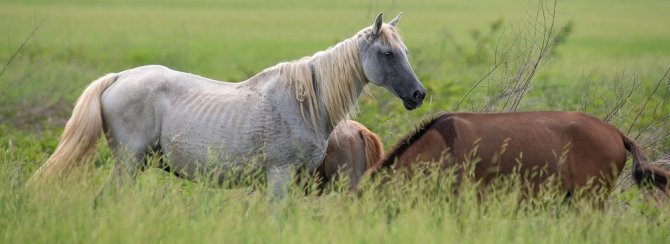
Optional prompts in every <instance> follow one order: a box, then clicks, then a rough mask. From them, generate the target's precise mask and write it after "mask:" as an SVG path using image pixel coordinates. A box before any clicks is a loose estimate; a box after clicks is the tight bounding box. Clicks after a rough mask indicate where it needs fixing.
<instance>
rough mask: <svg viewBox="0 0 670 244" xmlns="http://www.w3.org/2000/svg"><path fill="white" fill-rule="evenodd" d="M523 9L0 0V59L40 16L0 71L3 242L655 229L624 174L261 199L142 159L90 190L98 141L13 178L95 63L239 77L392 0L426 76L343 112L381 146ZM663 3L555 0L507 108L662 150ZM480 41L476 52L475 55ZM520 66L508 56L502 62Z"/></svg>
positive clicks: (495, 4) (306, 48)
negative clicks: (569, 188)
mask: <svg viewBox="0 0 670 244" xmlns="http://www.w3.org/2000/svg"><path fill="white" fill-rule="evenodd" d="M534 9H535V1H526V0H514V1H494V0H475V1H439V0H420V1H354V0H345V1H304V0H293V1H282V2H275V1H267V2H266V1H258V0H254V1H242V0H237V1H225V2H223V1H213V0H197V1H186V0H169V1H159V0H143V1H131V0H106V1H84V0H54V1H45V0H26V1H24V0H22V1H5V0H0V33H2V35H0V65H3V66H4V65H5V63H7V62H8V60H9V59H10V57H11V56H12V54H13V53H14V52H15V51H16V50H17V48H18V47H19V46H20V45H21V43H22V42H23V41H24V40H25V38H26V37H27V36H28V34H29V33H30V32H31V31H33V30H34V28H35V27H36V26H37V25H38V24H39V23H40V21H42V20H45V21H44V24H43V25H42V26H41V28H40V29H39V30H38V31H37V32H36V34H35V35H34V36H33V37H32V38H31V39H30V40H28V42H27V43H26V45H25V47H24V48H23V49H22V50H21V51H20V52H19V53H18V55H17V56H16V58H15V59H14V60H13V61H12V62H11V63H10V65H9V66H8V67H6V70H5V73H4V74H2V76H0V189H1V190H0V216H2V217H1V218H0V230H1V231H0V238H2V240H3V241H2V242H3V243H35V242H38V243H54V242H68V243H69V242H87V243H89V242H96V243H97V242H100V243H105V242H114V243H119V242H124V243H125V242H177V243H183V242H197V243H199V242H228V243H230V242H233V243H237V242H270V241H278V242H401V243H407V242H440V243H443V242H475V243H482V242H485V243H498V242H535V241H537V240H541V241H543V242H546V243H565V242H584V243H594V242H595V243H603V242H605V243H631V242H645V243H664V242H667V240H668V239H670V235H669V234H668V232H667V230H668V229H670V228H669V227H670V222H668V217H670V216H668V213H670V211H669V210H670V209H669V208H668V207H667V206H662V207H657V206H655V205H654V204H653V203H652V202H650V201H647V200H645V199H644V198H643V197H642V193H641V192H639V191H638V190H636V188H635V187H633V188H631V190H627V191H623V192H621V191H619V190H616V191H614V192H613V193H612V196H611V199H610V200H609V201H608V203H607V204H606V205H607V207H606V208H605V209H604V210H597V209H593V208H592V207H590V206H587V205H581V204H579V203H576V204H575V206H566V205H563V204H560V203H555V202H550V203H547V204H545V205H539V206H536V207H531V208H529V209H526V210H519V206H522V204H520V203H519V202H518V198H517V197H516V196H517V194H519V193H518V192H515V191H511V192H506V191H503V190H501V191H499V192H498V191H496V192H497V193H495V194H493V195H494V196H497V197H491V198H492V199H488V200H484V201H478V200H477V197H476V196H475V195H476V194H474V191H472V190H469V191H468V190H464V191H463V193H462V194H460V195H459V196H454V195H452V194H450V193H449V192H450V191H448V190H445V189H442V188H440V186H437V185H440V184H438V183H436V182H435V181H433V180H432V179H416V180H415V181H413V182H409V183H408V182H405V184H402V185H400V184H396V185H395V186H394V187H393V186H392V187H388V188H385V189H386V190H381V191H367V192H366V193H365V194H364V195H363V196H362V197H361V198H351V197H350V196H348V195H347V194H345V193H342V192H333V193H330V194H329V195H326V196H324V197H315V196H303V195H301V194H300V193H299V192H297V191H296V192H293V193H292V194H291V195H290V196H289V197H288V198H287V200H286V201H284V202H282V203H281V204H280V205H272V204H270V203H269V202H268V201H267V199H266V198H265V194H264V193H263V192H262V191H260V192H256V193H253V194H249V195H247V194H246V189H244V188H242V189H233V190H228V189H219V188H214V187H209V186H207V185H203V184H194V183H190V182H187V181H184V180H180V179H176V178H174V177H172V176H170V175H168V174H165V173H163V172H160V171H158V170H149V171H148V172H146V173H144V174H142V175H141V176H140V177H139V178H138V180H137V183H136V184H129V185H127V186H124V187H123V188H122V189H121V190H120V191H121V193H120V194H118V195H117V196H111V195H109V196H106V197H105V198H103V200H102V201H101V202H100V204H99V205H98V206H97V207H96V208H93V200H94V199H95V196H96V193H97V190H98V188H99V187H100V186H101V185H102V182H103V181H105V179H106V177H107V174H108V173H109V171H110V165H111V163H110V156H109V150H108V149H106V148H105V147H102V146H101V147H99V148H98V156H97V158H96V162H97V164H98V165H99V167H97V168H96V169H94V170H92V171H91V173H90V174H91V175H92V176H91V177H85V178H86V179H84V180H80V181H71V182H67V184H62V185H58V186H54V187H51V188H47V189H42V190H39V191H33V190H31V189H26V188H24V186H23V184H24V182H25V181H26V180H27V177H29V176H30V174H31V173H32V172H33V171H34V170H35V169H36V168H37V167H39V165H41V164H42V163H43V162H44V161H45V160H46V158H47V157H48V155H49V154H50V153H51V152H53V150H54V148H55V146H56V143H57V139H58V136H59V135H60V132H61V131H62V126H63V125H64V123H65V121H66V120H67V118H68V116H69V113H70V110H71V108H72V104H73V103H74V101H75V100H76V98H77V97H78V96H79V95H80V93H81V91H82V90H83V88H84V87H85V86H86V85H87V84H88V83H90V82H91V81H93V80H94V79H96V78H98V77H100V76H102V75H103V74H105V73H108V72H118V71H121V70H124V69H128V68H132V67H135V66H139V65H145V64H162V65H166V66H168V67H170V68H173V69H176V70H181V71H186V72H191V73H196V74H200V75H203V76H207V77H211V78H215V79H219V80H227V81H239V80H244V79H246V78H247V77H249V76H251V75H253V74H255V73H257V72H259V71H261V70H262V69H263V68H265V67H269V66H272V65H274V64H276V63H278V62H281V61H286V60H292V59H297V58H300V57H302V56H306V55H311V54H312V53H314V52H316V51H318V50H323V49H325V48H327V47H328V46H330V45H333V44H335V43H337V42H338V41H340V40H342V39H344V38H348V37H350V36H351V35H353V34H354V33H355V32H356V31H358V30H359V29H360V28H362V27H364V26H367V25H369V24H371V23H372V20H373V17H374V16H375V14H377V13H378V12H379V11H384V12H385V13H386V14H387V15H386V18H387V19H389V18H392V17H393V16H394V15H395V14H396V13H397V12H399V11H403V12H404V16H403V19H402V21H401V22H400V27H401V30H402V33H403V37H404V40H405V43H406V44H407V45H408V47H409V49H410V52H411V60H412V63H413V65H414V69H415V71H416V73H417V75H418V76H419V77H420V79H421V80H422V82H423V84H424V85H425V86H426V88H427V89H428V91H429V96H428V98H427V100H426V103H425V104H424V106H423V107H422V108H420V109H418V110H416V111H410V112H408V111H404V110H403V108H402V105H401V102H400V101H399V99H397V98H393V97H391V96H390V95H389V94H388V93H387V92H385V91H384V90H382V89H380V88H377V87H370V95H371V96H370V95H363V96H362V99H361V101H360V107H361V113H360V114H359V115H357V116H356V117H355V118H356V119H357V120H359V121H361V122H362V123H363V124H365V125H367V126H368V127H369V128H370V129H371V130H372V131H374V132H376V133H378V134H380V135H381V136H382V138H383V141H384V144H385V145H386V146H387V147H388V146H391V145H392V144H394V143H395V141H396V140H397V139H398V138H400V137H401V136H403V135H404V134H405V133H407V132H408V131H410V130H411V128H413V127H414V125H415V124H416V123H418V122H419V121H420V119H421V118H422V117H424V116H427V115H429V114H432V113H435V112H438V111H443V110H452V109H453V108H454V107H455V106H454V105H455V104H456V103H457V102H458V101H460V100H461V98H462V97H463V96H464V94H465V93H466V92H467V91H468V90H469V89H470V88H471V87H472V86H473V84H475V82H477V81H478V80H479V79H481V78H482V77H483V76H484V75H485V74H486V73H487V71H488V70H489V69H490V68H491V67H492V64H493V61H492V56H493V53H494V48H495V45H494V44H497V43H502V44H509V43H511V39H510V37H511V36H513V33H515V30H525V31H528V30H529V28H530V27H529V25H528V22H529V21H530V22H532V20H531V19H530V18H529V17H528V16H529V15H531V14H532V13H534ZM668 9H670V2H667V1H651V0H646V1H605V0H591V1H576V0H566V1H560V2H559V3H558V14H557V21H558V23H559V24H560V25H559V26H561V25H562V24H564V23H567V22H568V21H572V23H573V26H572V31H571V32H570V33H569V35H567V39H566V41H565V42H564V43H562V44H561V45H560V46H558V47H557V48H556V49H555V52H554V53H553V55H551V56H549V57H548V58H547V59H546V60H544V62H543V63H542V65H541V67H540V70H539V72H538V73H537V74H536V76H535V78H534V79H533V81H532V85H531V89H530V91H529V92H528V93H527V94H526V96H525V97H524V100H522V103H521V104H520V106H519V110H579V111H584V112H587V113H589V114H593V115H595V116H598V117H600V118H606V117H607V118H609V121H610V122H611V123H613V124H614V125H616V126H617V127H619V128H621V129H622V130H623V131H624V132H626V133H629V134H630V135H633V136H638V135H639V137H638V141H640V142H641V143H642V145H643V146H644V147H645V150H646V151H648V152H649V154H650V155H651V158H652V159H659V158H661V157H663V156H666V155H667V154H668V151H669V150H668V148H670V140H669V139H666V138H667V136H668V132H669V130H668V129H669V128H670V122H669V121H666V120H665V119H664V116H667V115H668V114H670V103H668V101H669V100H668V99H669V98H670V97H668V96H669V95H670V88H669V87H668V83H669V82H670V80H669V79H668V78H666V79H664V80H661V83H660V84H661V86H660V87H661V88H660V89H659V90H657V91H654V90H653V88H654V87H655V86H656V84H657V81H658V80H659V79H660V78H661V76H662V74H663V73H664V71H665V70H666V68H667V67H668V65H670V55H669V54H670V29H668V26H667V24H668V23H670V15H668V14H667V12H668V11H667V10H668ZM496 21H501V23H502V27H501V29H500V31H499V32H495V33H494V34H492V35H491V36H490V37H492V40H491V41H477V40H476V39H475V38H473V33H475V32H478V33H480V34H481V35H480V36H482V35H483V36H486V33H488V32H489V29H490V27H491V26H492V24H493V23H495V22H496ZM526 34H528V33H527V32H526ZM501 36H502V38H499V37H501ZM526 37H528V36H527V35H526ZM529 40H532V39H529ZM478 44H480V45H484V48H477V46H478ZM515 46H516V47H517V50H516V51H515V52H516V53H517V54H520V53H524V52H527V51H528V50H529V48H528V47H529V46H528V45H527V43H526V44H524V43H518V44H516V45H515ZM477 54H482V56H481V57H480V59H476V58H473V57H475V56H476V55H477ZM516 68H518V63H513V64H512V65H511V66H510V68H509V71H514V70H515V69H516ZM504 75H505V74H504V73H503V72H502V70H498V71H496V72H494V73H493V74H492V75H491V76H490V77H489V78H488V79H485V80H484V81H483V82H482V84H481V85H480V86H478V87H477V88H475V89H473V90H472V93H471V94H470V96H469V97H468V98H467V99H465V100H464V103H463V104H462V105H461V106H460V107H459V108H458V109H457V110H458V111H472V110H481V106H482V104H484V103H485V102H486V101H488V100H489V99H491V98H492V97H495V96H496V95H497V94H499V91H500V87H501V84H502V83H500V82H501V81H502V80H503V78H504V77H505V76H504ZM635 87H637V88H636V89H634V90H632V89H633V88H635ZM631 90H632V92H631ZM628 94H630V97H629V99H628V100H626V101H624V102H623V103H621V104H622V106H621V107H619V106H618V104H619V102H620V101H621V100H622V98H623V97H626V96H628ZM647 100H648V101H649V102H648V103H646V101H647ZM644 104H647V105H646V106H645V105H644ZM643 108H644V110H643V112H642V113H641V116H640V117H639V118H638V119H635V117H636V115H637V114H638V111H640V110H642V109H643ZM608 115H609V116H608ZM629 128H630V131H629ZM622 177H624V176H622ZM436 187H437V188H438V189H437V190H436V189H434V188H436Z"/></svg>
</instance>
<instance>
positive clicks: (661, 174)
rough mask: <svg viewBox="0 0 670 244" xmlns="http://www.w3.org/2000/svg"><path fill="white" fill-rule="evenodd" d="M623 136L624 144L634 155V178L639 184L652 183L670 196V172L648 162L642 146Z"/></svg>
mask: <svg viewBox="0 0 670 244" xmlns="http://www.w3.org/2000/svg"><path fill="white" fill-rule="evenodd" d="M621 137H622V138H623V145H624V146H625V147H626V150H628V151H629V152H630V153H631V154H632V155H633V179H635V183H637V185H638V186H643V185H644V184H652V185H654V186H656V187H658V189H660V190H661V191H663V192H664V193H665V194H666V195H668V196H670V184H669V182H668V179H670V172H668V171H665V170H663V169H661V168H658V167H655V166H653V165H649V163H648V162H647V161H648V159H647V155H646V154H645V153H644V152H643V151H642V149H641V148H640V146H639V145H638V144H637V143H636V142H635V141H634V140H633V139H630V138H629V137H627V136H625V135H621Z"/></svg>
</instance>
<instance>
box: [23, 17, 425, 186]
mask: <svg viewBox="0 0 670 244" xmlns="http://www.w3.org/2000/svg"><path fill="white" fill-rule="evenodd" d="M399 19H400V15H398V16H397V17H396V18H395V19H393V20H392V21H391V22H390V23H389V24H384V23H383V22H382V14H379V15H378V16H377V18H376V20H375V22H374V24H373V25H372V26H370V27H367V28H364V29H362V30H361V31H359V32H358V33H357V34H356V35H355V36H353V37H351V38H349V39H346V40H344V41H342V42H340V43H338V44H336V45H335V46H333V47H331V48H329V49H328V50H325V51H321V52H317V53H316V54H314V55H313V56H311V57H304V58H302V59H300V60H296V61H291V62H285V63H280V64H277V65H276V66H274V67H270V68H267V69H265V70H263V71H262V72H260V73H259V74H256V75H254V76H253V77H251V78H249V79H248V80H246V81H242V82H239V83H227V82H221V81H216V80H212V79H208V78H204V77H201V76H197V75H193V74H189V73H184V72H178V71H174V70H171V69H168V68H166V67H163V66H157V65H150V66H142V67H138V68H134V69H130V70H126V71H123V72H120V73H114V74H108V75H105V76H103V77H102V78H100V79H98V80H96V81H94V82H93V83H92V84H90V85H89V86H88V88H86V90H85V91H84V92H83V94H82V95H81V97H79V99H78V101H77V103H76V105H75V107H74V110H73V112H72V117H71V118H70V120H69V121H68V122H67V124H66V125H65V129H64V132H63V135H62V136H61V139H60V142H59V143H58V146H57V148H56V150H55V152H54V153H53V155H51V157H50V158H49V159H48V160H47V162H46V163H45V164H44V165H43V166H42V167H40V168H39V169H38V170H37V172H35V174H34V175H33V177H32V178H31V180H30V182H36V181H38V180H43V179H46V178H47V177H49V176H53V175H57V176H64V175H66V174H67V172H68V171H70V170H71V169H72V168H73V167H75V166H77V165H81V164H83V163H84V162H86V161H90V160H87V159H88V158H89V157H90V155H91V154H92V153H91V152H92V151H94V148H95V144H96V141H97V140H98V138H99V137H100V134H102V132H103V131H104V132H105V135H106V137H107V142H108V145H109V147H110V148H111V149H112V153H113V156H114V158H115V163H114V170H113V172H112V176H110V177H112V178H115V179H116V185H117V187H118V186H119V185H120V184H121V183H122V182H121V178H122V177H121V176H122V175H123V174H129V175H130V176H134V175H136V173H137V171H138V170H139V169H141V168H143V166H144V164H145V156H146V155H147V153H150V152H158V153H160V154H162V155H163V156H164V158H165V159H166V160H167V161H168V162H169V163H168V164H169V165H167V166H169V167H170V169H171V170H172V171H173V172H175V173H176V174H178V175H180V176H183V177H185V178H189V179H192V180H193V179H194V178H195V177H196V176H198V175H202V174H205V175H206V176H208V177H214V179H217V180H220V181H223V180H224V176H231V175H236V174H238V173H240V174H241V173H242V171H243V170H240V169H243V168H244V169H245V170H247V169H249V168H252V169H258V170H261V172H265V177H267V184H268V190H269V192H271V193H272V194H273V196H275V197H279V198H281V197H283V196H284V194H285V193H286V186H287V183H288V182H289V181H290V180H291V175H292V174H291V171H290V169H292V168H297V167H301V166H304V167H306V169H307V170H309V171H313V170H314V169H315V168H316V167H317V166H319V164H320V162H321V161H322V159H323V158H324V153H325V150H326V142H327V139H328V136H329V134H330V133H331V131H332V130H333V128H334V127H335V125H337V124H338V122H340V121H341V120H343V119H345V118H346V116H347V114H348V112H349V111H350V110H351V108H352V107H354V106H355V104H356V102H357V99H358V97H359V95H360V93H361V92H362V90H363V88H364V87H365V85H366V84H367V83H368V82H372V83H373V84H375V85H378V86H382V87H384V88H386V89H387V90H389V91H390V92H391V93H392V94H393V95H395V96H397V97H399V98H400V99H402V101H403V104H404V106H405V108H406V109H408V110H411V109H414V108H417V107H419V106H420V105H421V103H422V101H423V98H424V97H425V95H426V91H425V89H424V87H423V86H422V85H421V83H420V82H419V80H418V78H417V77H416V75H415V74H414V71H413V70H412V68H411V66H410V64H409V61H408V60H407V49H406V47H405V45H404V44H403V42H402V41H401V39H400V36H399V34H398V31H397V29H396V28H397V27H396V26H397V24H398V20H399ZM114 176H116V177H114ZM110 179H111V178H110Z"/></svg>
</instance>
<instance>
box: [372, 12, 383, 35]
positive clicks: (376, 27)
mask: <svg viewBox="0 0 670 244" xmlns="http://www.w3.org/2000/svg"><path fill="white" fill-rule="evenodd" d="M382 15H384V12H381V13H379V15H377V19H375V23H374V24H373V25H372V33H373V34H375V35H379V34H380V33H382V23H384V21H383V20H382Z"/></svg>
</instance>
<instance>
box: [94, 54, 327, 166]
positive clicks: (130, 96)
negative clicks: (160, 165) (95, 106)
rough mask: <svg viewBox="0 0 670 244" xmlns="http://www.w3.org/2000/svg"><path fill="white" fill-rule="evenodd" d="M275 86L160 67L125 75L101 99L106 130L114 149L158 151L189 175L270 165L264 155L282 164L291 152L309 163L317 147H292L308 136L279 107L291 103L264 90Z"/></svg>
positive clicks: (137, 154) (137, 155) (135, 154)
mask: <svg viewBox="0 0 670 244" xmlns="http://www.w3.org/2000/svg"><path fill="white" fill-rule="evenodd" d="M269 72H275V71H269ZM275 73H276V72H275ZM271 77H272V75H265V76H263V78H265V79H267V78H271ZM272 84H274V85H281V83H278V82H276V81H267V80H263V81H260V82H259V81H256V80H254V79H253V78H252V79H250V80H247V81H244V82H240V83H226V82H218V81H215V80H211V79H207V78H204V77H200V76H197V75H192V74H188V73H183V72H178V71H173V70H170V69H168V68H165V67H162V66H144V67H139V68H135V69H132V70H127V71H124V72H122V73H120V74H119V78H118V79H117V81H116V83H115V84H114V85H113V86H111V87H110V88H109V89H108V90H107V91H105V93H104V94H103V95H102V107H103V115H104V116H103V117H104V118H105V125H107V127H106V128H105V130H106V132H107V134H108V135H109V136H110V138H111V140H110V141H111V142H110V145H111V147H112V149H113V150H121V151H125V152H124V153H122V154H123V155H129V156H131V158H129V159H130V160H141V158H142V156H143V155H144V154H145V153H146V152H147V149H150V148H160V149H161V152H162V153H163V154H164V155H165V156H166V158H165V159H167V163H169V165H170V168H171V169H172V170H174V171H175V172H177V173H179V174H182V175H184V176H186V177H188V178H194V176H196V175H197V174H203V173H205V174H209V173H210V172H212V171H215V170H223V171H228V170H229V169H231V168H242V167H246V166H249V161H255V162H258V163H256V164H252V166H253V167H261V166H265V161H267V158H265V156H263V157H259V155H260V154H261V153H263V154H266V153H267V152H268V151H271V152H273V153H271V154H270V155H273V156H274V157H275V159H276V161H279V162H281V161H282V160H286V159H287V158H291V157H294V156H295V155H294V154H301V157H300V158H303V159H308V157H310V156H313V155H312V154H314V152H311V151H313V150H314V149H317V148H314V149H311V150H310V149H307V150H305V152H294V150H291V148H292V147H293V146H294V145H291V143H304V142H305V140H308V139H306V138H308V135H306V134H305V133H301V132H302V131H304V130H298V129H297V127H298V126H302V125H299V124H301V121H300V120H299V119H300V118H299V117H296V116H295V114H296V113H295V111H290V110H291V109H290V108H289V109H287V108H286V106H283V105H282V104H283V103H282V102H283V101H285V100H287V99H285V98H282V97H277V96H276V95H275V94H267V93H265V90H267V86H268V85H272ZM289 97H290V96H289ZM286 105H288V104H286ZM289 107H290V106H289ZM293 109H296V108H293ZM291 112H293V113H291ZM296 124H298V125H296ZM290 131H293V133H289V132H290ZM275 141H286V142H287V143H274V142H275ZM309 143H314V141H311V142H309ZM194 162H196V163H194ZM312 167H316V166H315V165H314V166H312ZM245 169H247V168H245Z"/></svg>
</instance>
